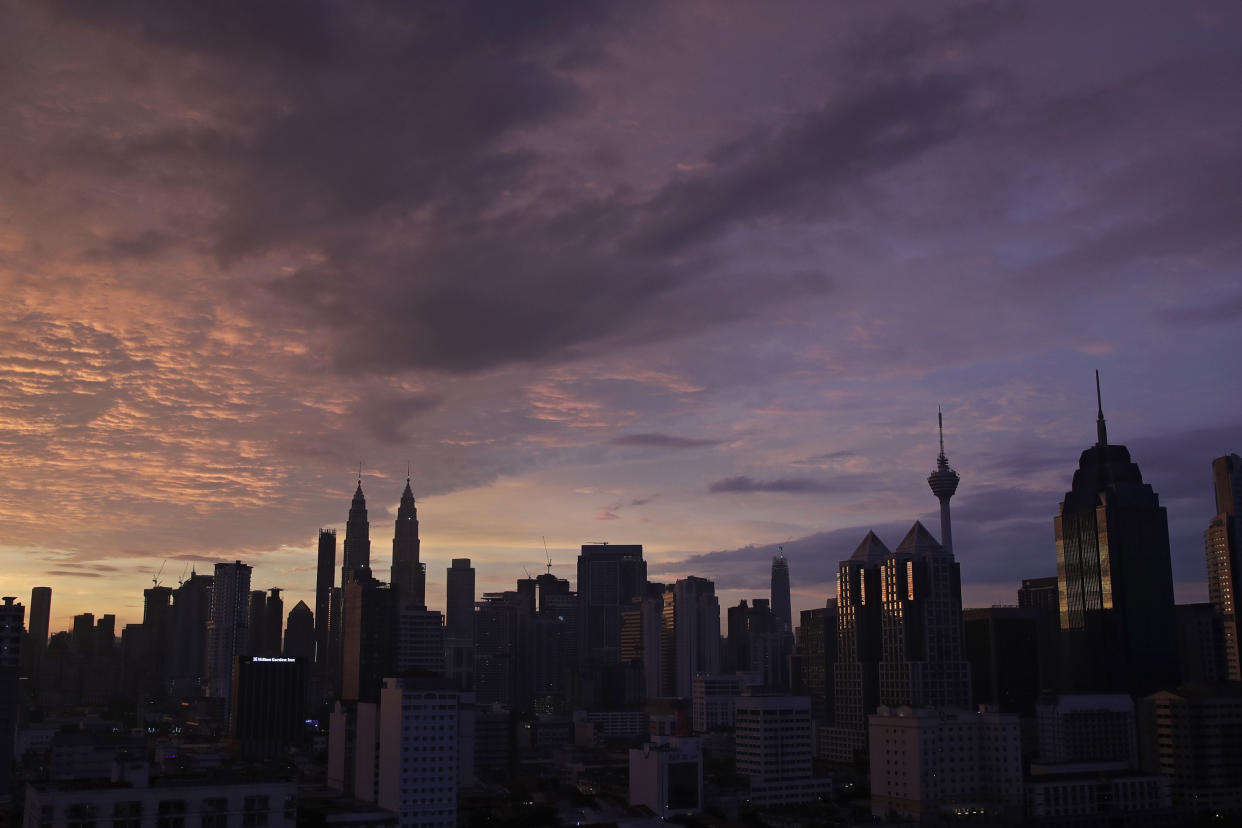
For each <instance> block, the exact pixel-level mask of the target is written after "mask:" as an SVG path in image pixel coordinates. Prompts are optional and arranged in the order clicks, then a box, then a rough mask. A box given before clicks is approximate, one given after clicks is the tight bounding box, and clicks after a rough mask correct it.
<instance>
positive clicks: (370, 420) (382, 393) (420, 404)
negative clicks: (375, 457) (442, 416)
mask: <svg viewBox="0 0 1242 828" xmlns="http://www.w3.org/2000/svg"><path fill="white" fill-rule="evenodd" d="M441 402H442V399H441V398H440V397H439V396H438V395H436V394H429V393H425V392H421V391H403V390H400V389H387V388H386V389H382V390H378V391H372V392H370V393H365V394H364V395H363V396H362V397H361V398H359V400H358V403H357V406H356V408H355V410H354V418H355V419H356V420H357V421H358V422H361V423H362V424H363V425H364V426H365V427H366V429H367V431H369V432H370V433H371V434H372V435H373V436H374V437H375V438H376V439H377V440H379V441H381V442H382V443H383V444H385V445H402V444H404V443H407V442H409V441H410V439H411V438H412V437H413V436H414V435H413V433H412V430H411V429H410V428H409V423H410V420H412V419H413V418H414V417H415V416H417V415H418V414H421V413H423V412H425V411H430V410H432V409H434V408H436V407H437V406H438V405H440V404H441Z"/></svg>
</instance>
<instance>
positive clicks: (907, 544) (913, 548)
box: [897, 520, 944, 558]
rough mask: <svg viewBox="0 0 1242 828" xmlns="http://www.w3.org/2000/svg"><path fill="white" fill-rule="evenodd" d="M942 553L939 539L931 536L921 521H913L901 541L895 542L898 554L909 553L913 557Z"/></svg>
mask: <svg viewBox="0 0 1242 828" xmlns="http://www.w3.org/2000/svg"><path fill="white" fill-rule="evenodd" d="M943 553H944V547H943V546H941V545H940V541H938V540H936V539H935V538H934V537H932V534H931V532H928V531H927V527H925V526H924V525H923V524H922V522H921V521H917V520H916V521H915V522H914V525H913V526H911V527H910V531H909V532H907V533H906V536H905V537H904V538H902V539H901V543H899V544H897V554H898V555H910V556H911V557H914V558H925V557H927V556H928V555H940V554H943Z"/></svg>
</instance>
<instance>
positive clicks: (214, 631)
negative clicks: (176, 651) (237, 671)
mask: <svg viewBox="0 0 1242 828" xmlns="http://www.w3.org/2000/svg"><path fill="white" fill-rule="evenodd" d="M250 571H251V570H250V567H249V566H248V565H246V564H244V563H242V562H241V561H235V562H234V563H231V564H227V563H218V564H216V569H215V576H214V579H213V581H212V588H211V615H210V618H209V619H208V621H207V676H206V680H207V693H208V695H210V696H213V697H215V698H219V699H224V706H225V707H224V709H225V711H227V710H228V708H229V704H228V698H229V694H230V693H231V692H232V688H233V660H234V659H236V658H238V657H240V656H242V655H244V654H245V651H246V644H247V632H248V630H249V620H250Z"/></svg>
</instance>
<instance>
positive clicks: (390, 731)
mask: <svg viewBox="0 0 1242 828" xmlns="http://www.w3.org/2000/svg"><path fill="white" fill-rule="evenodd" d="M446 686H447V682H444V681H439V682H437V681H431V680H420V679H404V678H389V679H385V680H384V688H383V689H382V690H381V691H380V705H379V758H378V762H377V763H376V766H375V768H376V791H377V793H378V799H377V801H376V804H377V805H379V806H380V807H381V808H387V809H388V810H390V811H393V812H395V813H396V814H398V815H399V817H400V822H399V824H400V825H401V826H403V828H455V826H456V825H457V789H458V782H459V775H460V774H461V772H462V768H470V767H473V764H474V756H473V745H474V732H473V727H472V714H471V712H470V710H469V708H470V707H472V703H473V698H472V697H470V696H469V694H463V693H458V692H457V691H455V690H449V689H443V688H445V687H446ZM359 718H360V720H361V716H360V717H359Z"/></svg>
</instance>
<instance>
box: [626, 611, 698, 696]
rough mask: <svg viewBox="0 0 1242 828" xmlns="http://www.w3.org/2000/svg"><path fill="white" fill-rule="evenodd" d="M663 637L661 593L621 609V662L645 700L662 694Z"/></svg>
mask: <svg viewBox="0 0 1242 828" xmlns="http://www.w3.org/2000/svg"><path fill="white" fill-rule="evenodd" d="M716 623H717V628H719V624H720V622H719V620H717V622H716ZM664 640H665V633H664V595H663V594H661V595H659V596H658V597H657V596H652V595H645V596H643V597H642V598H636V599H635V600H634V602H633V603H631V604H630V605H629V606H628V607H626V608H625V609H623V610H621V662H622V664H624V665H626V666H627V667H629V668H631V669H632V670H633V671H634V672H635V673H636V674H637V675H638V676H639V681H640V683H641V685H642V694H643V697H644V698H647V699H658V698H660V697H662V696H663V695H664V686H665V684H664V666H665V664H666V659H665V657H664V649H663V648H664V645H665V642H664ZM717 649H719V645H717Z"/></svg>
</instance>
